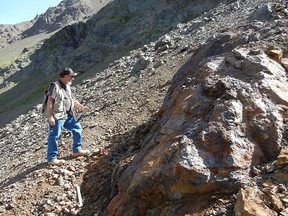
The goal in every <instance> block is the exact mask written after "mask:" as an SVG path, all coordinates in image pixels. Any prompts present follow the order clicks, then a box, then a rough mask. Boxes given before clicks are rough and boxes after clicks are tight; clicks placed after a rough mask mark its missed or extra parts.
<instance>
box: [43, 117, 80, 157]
mask: <svg viewBox="0 0 288 216" xmlns="http://www.w3.org/2000/svg"><path fill="white" fill-rule="evenodd" d="M63 127H64V128H66V129H67V130H69V131H72V134H73V153H74V152H80V151H81V146H82V127H81V125H80V123H78V122H77V121H76V120H75V118H73V117H72V116H71V115H69V114H68V115H67V117H66V119H61V120H56V121H55V125H54V126H50V125H49V129H50V133H49V137H48V151H47V160H48V162H50V161H54V160H56V159H57V155H58V139H59V137H60V135H61V132H62V129H63Z"/></svg>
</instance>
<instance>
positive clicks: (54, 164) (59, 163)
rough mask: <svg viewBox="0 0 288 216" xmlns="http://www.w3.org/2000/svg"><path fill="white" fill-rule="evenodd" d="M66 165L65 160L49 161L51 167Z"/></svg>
mask: <svg viewBox="0 0 288 216" xmlns="http://www.w3.org/2000/svg"><path fill="white" fill-rule="evenodd" d="M64 163H65V160H58V159H56V160H54V161H49V162H48V165H51V166H62V165H63V164H64Z"/></svg>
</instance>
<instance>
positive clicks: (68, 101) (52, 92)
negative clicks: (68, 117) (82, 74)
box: [48, 80, 72, 112]
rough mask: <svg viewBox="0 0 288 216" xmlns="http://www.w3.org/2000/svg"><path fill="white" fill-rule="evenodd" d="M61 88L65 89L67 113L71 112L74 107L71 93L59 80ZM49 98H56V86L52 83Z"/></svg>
mask: <svg viewBox="0 0 288 216" xmlns="http://www.w3.org/2000/svg"><path fill="white" fill-rule="evenodd" d="M59 83H60V86H61V88H62V89H64V90H65V91H63V92H64V105H65V109H66V111H67V112H70V111H71V106H72V101H71V100H72V99H71V98H70V96H69V92H68V91H67V89H66V86H65V85H64V84H63V83H62V82H61V80H59ZM48 96H50V97H52V98H53V99H55V98H56V84H55V83H52V84H51V86H50V88H49V91H48Z"/></svg>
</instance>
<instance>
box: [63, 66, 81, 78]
mask: <svg viewBox="0 0 288 216" xmlns="http://www.w3.org/2000/svg"><path fill="white" fill-rule="evenodd" d="M59 75H60V76H65V75H70V76H77V73H74V71H73V70H72V69H71V68H69V67H65V68H64V69H63V71H62V72H61V73H60V74H59Z"/></svg>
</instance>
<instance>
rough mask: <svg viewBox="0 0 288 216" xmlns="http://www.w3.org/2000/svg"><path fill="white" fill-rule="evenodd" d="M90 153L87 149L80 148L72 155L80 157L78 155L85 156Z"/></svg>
mask: <svg viewBox="0 0 288 216" xmlns="http://www.w3.org/2000/svg"><path fill="white" fill-rule="evenodd" d="M89 154H90V151H89V150H81V151H80V152H74V153H73V156H74V157H80V156H87V155H89Z"/></svg>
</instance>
